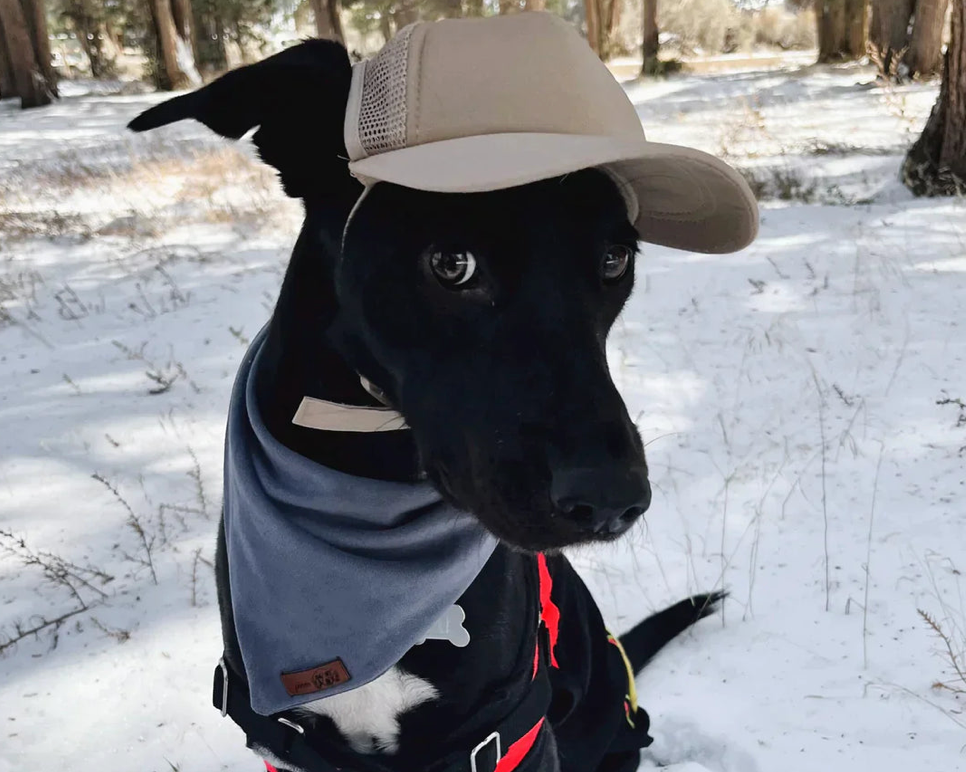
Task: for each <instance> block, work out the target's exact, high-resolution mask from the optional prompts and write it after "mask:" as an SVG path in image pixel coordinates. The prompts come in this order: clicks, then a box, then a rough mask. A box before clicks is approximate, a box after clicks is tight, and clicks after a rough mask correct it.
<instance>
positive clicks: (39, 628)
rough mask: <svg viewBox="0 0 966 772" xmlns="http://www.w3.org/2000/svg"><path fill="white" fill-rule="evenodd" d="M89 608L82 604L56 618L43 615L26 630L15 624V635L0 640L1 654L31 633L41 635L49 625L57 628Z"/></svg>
mask: <svg viewBox="0 0 966 772" xmlns="http://www.w3.org/2000/svg"><path fill="white" fill-rule="evenodd" d="M88 610H89V608H88V606H80V607H79V608H75V609H72V610H71V611H67V612H65V613H63V614H61V615H60V616H59V617H57V618H56V619H44V618H42V617H41V619H40V621H39V622H38V623H37V624H36V625H34V626H33V627H30V628H28V629H26V630H25V629H23V628H21V627H20V625H14V628H15V630H16V632H15V633H14V635H12V636H9V637H7V639H6V640H5V641H0V654H4V653H5V652H6V651H7V650H9V649H12V648H13V647H14V646H16V645H17V644H18V643H20V641H22V640H24V639H26V638H29V637H30V636H31V635H39V634H40V633H42V632H43V631H44V630H46V629H47V628H49V627H53V628H54V629H55V630H56V629H57V628H59V627H60V626H61V625H62V624H64V622H66V621H67V620H68V619H70V618H71V617H73V616H77V615H78V614H83V613H84V612H85V611H88Z"/></svg>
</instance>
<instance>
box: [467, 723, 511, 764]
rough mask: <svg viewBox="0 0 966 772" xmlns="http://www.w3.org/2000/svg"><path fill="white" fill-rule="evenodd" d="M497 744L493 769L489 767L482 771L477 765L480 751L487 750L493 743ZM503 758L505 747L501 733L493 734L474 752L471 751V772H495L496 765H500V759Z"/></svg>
mask: <svg viewBox="0 0 966 772" xmlns="http://www.w3.org/2000/svg"><path fill="white" fill-rule="evenodd" d="M493 742H495V743H496V761H494V763H493V767H492V768H490V767H487V768H485V769H480V768H478V767H477V765H476V757H477V756H478V755H479V753H480V751H482V750H483V749H484V748H486V747H487V746H488V745H490V744H491V743H493ZM502 758H503V746H502V744H501V742H500V733H499V732H493V733H492V734H490V735H489V736H487V738H486V739H485V740H483V742H481V743H480V744H479V745H477V746H476V747H475V748H474V749H473V750H471V751H470V772H495V770H496V765H497V764H499V763H500V759H502Z"/></svg>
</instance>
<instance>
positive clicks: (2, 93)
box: [0, 16, 20, 99]
mask: <svg viewBox="0 0 966 772" xmlns="http://www.w3.org/2000/svg"><path fill="white" fill-rule="evenodd" d="M16 96H20V95H19V94H18V93H17V89H16V87H15V86H14V80H13V64H11V62H10V52H9V50H8V48H7V44H6V38H5V37H4V35H3V17H2V16H0V99H12V98H13V97H16Z"/></svg>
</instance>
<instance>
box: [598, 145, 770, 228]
mask: <svg viewBox="0 0 966 772" xmlns="http://www.w3.org/2000/svg"><path fill="white" fill-rule="evenodd" d="M638 160H641V159H640V158H625V159H623V161H615V162H614V163H618V164H619V163H622V162H628V161H638ZM688 160H689V161H690V162H691V163H694V164H696V165H698V166H702V167H704V168H705V169H706V170H708V171H711V172H713V173H714V175H715V176H716V177H718V179H720V180H724V181H725V182H728V183H731V182H732V180H733V178H732V177H731V176H730V175H728V174H725V173H724V172H723V171H722V170H721V169H719V168H718V167H717V166H715V165H714V164H710V163H708V162H707V161H705V160H703V159H701V158H695V157H693V156H692V157H690V158H689V159H688ZM622 176H623V175H622ZM739 176H740V175H739ZM624 179H626V180H627V184H629V185H631V184H633V183H634V182H637V181H638V180H643V179H647V177H646V175H640V176H637V177H625V178H624ZM736 187H738V186H736ZM702 188H704V186H702ZM702 192H705V193H706V192H707V191H706V190H704V189H703V190H702ZM745 199H746V200H747V199H748V197H747V196H745ZM711 200H712V203H714V204H715V209H717V202H716V201H715V199H714V197H713V196H712V197H711ZM755 208H757V202H755ZM651 211H653V212H654V214H655V215H656V216H661V215H667V216H666V217H661V219H668V220H670V219H685V220H686V221H687V222H698V220H691V219H686V218H676V217H675V213H674V212H671V211H667V210H663V209H655V210H651ZM696 211H700V210H697V209H696V210H692V212H696Z"/></svg>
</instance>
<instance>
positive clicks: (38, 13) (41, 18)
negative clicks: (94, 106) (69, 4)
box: [20, 0, 57, 96]
mask: <svg viewBox="0 0 966 772" xmlns="http://www.w3.org/2000/svg"><path fill="white" fill-rule="evenodd" d="M20 4H21V5H22V6H23V12H24V18H25V19H26V20H27V28H28V29H29V30H30V39H31V41H32V42H33V44H34V51H35V53H36V55H37V65H38V66H39V67H40V74H41V75H43V76H44V80H46V81H47V88H48V89H49V90H50V92H51V94H53V95H54V96H57V73H56V72H54V64H53V62H52V61H51V58H52V57H51V55H50V37H49V36H48V34H47V14H46V13H45V12H44V3H43V0H20Z"/></svg>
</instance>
